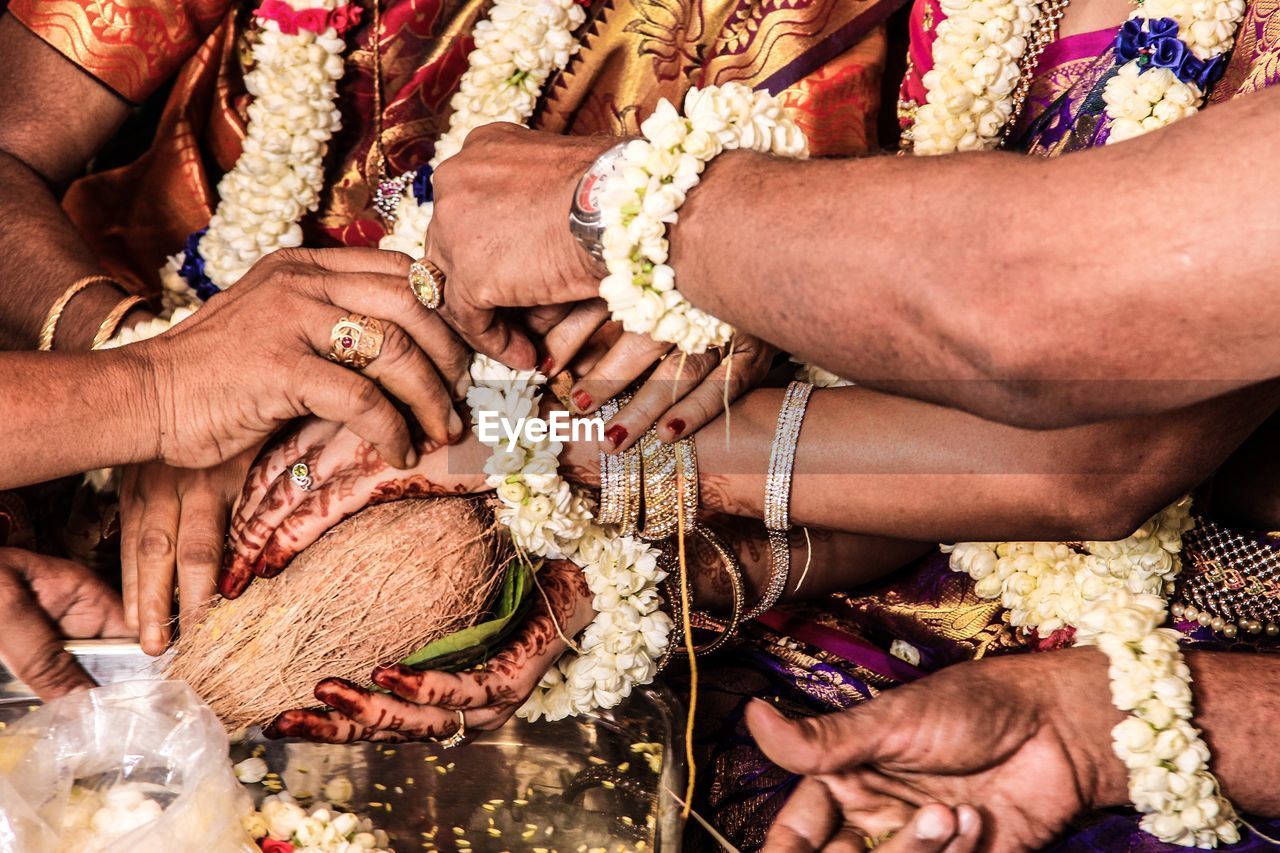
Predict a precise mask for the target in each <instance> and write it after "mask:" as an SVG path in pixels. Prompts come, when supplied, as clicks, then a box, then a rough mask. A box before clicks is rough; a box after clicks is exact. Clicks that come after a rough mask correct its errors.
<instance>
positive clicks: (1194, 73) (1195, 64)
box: [1116, 18, 1226, 92]
mask: <svg viewBox="0 0 1280 853" xmlns="http://www.w3.org/2000/svg"><path fill="white" fill-rule="evenodd" d="M1116 57H1117V59H1118V60H1119V61H1120V63H1121V64H1123V63H1126V62H1132V61H1133V60H1135V59H1136V60H1138V66H1139V73H1141V72H1143V71H1146V70H1147V69H1148V68H1167V69H1169V70H1170V71H1172V72H1173V74H1174V76H1175V77H1177V78H1178V79H1179V80H1181V81H1182V82H1183V83H1195V84H1196V86H1198V87H1199V88H1200V91H1201V92H1207V91H1208V90H1209V87H1210V86H1212V85H1213V84H1214V83H1216V82H1218V80H1219V78H1221V77H1222V72H1223V70H1224V69H1225V67H1226V56H1225V55H1223V54H1219V55H1218V56H1215V57H1213V58H1212V59H1207V60H1206V59H1200V58H1199V57H1198V56H1196V55H1195V54H1194V53H1192V52H1191V50H1190V49H1189V48H1188V47H1187V46H1186V44H1185V43H1183V41H1182V39H1180V38H1178V22H1177V21H1175V20H1174V19H1173V18H1149V19H1143V18H1130V19H1129V20H1127V21H1125V22H1124V24H1123V25H1122V26H1121V27H1120V32H1119V33H1117V35H1116Z"/></svg>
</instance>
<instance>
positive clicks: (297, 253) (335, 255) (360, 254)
mask: <svg viewBox="0 0 1280 853" xmlns="http://www.w3.org/2000/svg"><path fill="white" fill-rule="evenodd" d="M272 257H273V258H277V259H279V260H281V261H284V262H286V263H294V264H301V265H307V266H314V267H319V268H320V269H323V270H328V271H329V272H335V273H372V274H375V275H386V276H393V277H396V278H400V279H402V280H403V282H404V286H405V288H406V289H407V288H408V286H409V266H410V265H411V264H412V263H413V258H411V257H409V256H408V255H406V254H405V253H404V252H394V251H388V250H386V249H374V248H369V247H365V246H353V247H346V246H344V247H342V248H340V249H311V248H302V247H299V248H296V249H284V250H282V251H279V252H276V253H275V254H274V255H272Z"/></svg>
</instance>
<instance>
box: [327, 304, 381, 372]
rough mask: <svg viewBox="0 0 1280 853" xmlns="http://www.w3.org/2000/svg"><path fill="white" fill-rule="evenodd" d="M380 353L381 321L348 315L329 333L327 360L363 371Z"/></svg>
mask: <svg viewBox="0 0 1280 853" xmlns="http://www.w3.org/2000/svg"><path fill="white" fill-rule="evenodd" d="M380 352H382V321H381V320H379V319H378V318H377V317H370V316H368V315H366V314H348V315H347V316H345V317H343V318H342V319H341V320H339V321H338V322H336V323H334V324H333V331H332V332H330V333H329V359H330V360H331V361H336V362H337V363H338V364H342V365H345V366H347V367H351V368H354V369H356V370H364V369H365V368H366V367H368V366H369V364H370V363H371V362H372V361H373V360H374V359H375V358H377V357H378V353H380Z"/></svg>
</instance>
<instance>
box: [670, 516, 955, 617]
mask: <svg viewBox="0 0 1280 853" xmlns="http://www.w3.org/2000/svg"><path fill="white" fill-rule="evenodd" d="M705 523H706V524H707V526H708V527H710V528H711V529H712V530H714V531H715V532H716V533H717V534H718V535H719V536H720V537H721V539H722V540H723V541H724V543H725V544H726V545H728V546H729V548H730V549H731V550H732V551H733V554H734V556H736V557H737V559H738V564H739V567H740V568H741V571H742V580H743V592H744V599H745V603H746V605H747V607H750V606H751V605H754V604H755V603H756V602H757V601H759V600H760V599H761V598H762V597H763V596H764V592H765V588H766V587H767V586H768V585H769V578H770V576H771V575H772V573H773V570H774V566H773V559H772V557H771V556H770V552H769V541H768V537H767V535H766V533H765V529H764V527H763V526H762V525H761V524H760V523H759V522H757V521H754V520H750V519H744V518H737V517H733V516H716V517H714V518H710V519H708V520H707V521H706V522H705ZM686 542H687V551H686V554H687V565H688V566H689V571H690V577H691V578H692V579H693V595H694V599H695V604H696V606H697V607H699V608H701V609H705V610H710V611H712V612H714V613H719V614H722V615H724V614H727V613H728V611H729V607H730V605H731V604H732V601H733V598H732V587H731V586H730V585H729V579H728V577H727V576H726V574H725V569H724V561H723V559H722V558H721V557H720V555H719V554H718V553H716V552H715V551H714V550H713V549H712V548H710V547H709V546H707V545H706V543H704V542H703V541H702V539H700V538H699V537H697V536H690V537H688V538H687V540H686ZM790 542H791V574H790V579H789V582H788V584H787V587H786V590H785V591H784V592H783V595H782V598H781V601H782V603H784V604H787V603H795V602H800V601H809V600H813V599H818V598H821V597H823V596H825V595H829V594H831V593H833V592H839V591H847V590H849V589H852V588H854V587H857V586H861V585H862V584H866V583H870V582H871V581H874V580H877V579H878V578H881V577H884V576H885V575H887V574H889V573H891V572H893V571H896V570H897V569H900V568H902V567H903V566H904V565H906V564H907V563H909V562H911V561H912V560H914V559H916V558H917V557H919V556H921V555H923V554H924V553H925V552H927V551H928V550H929V549H931V548H933V547H934V546H933V545H932V544H924V543H920V542H908V541H902V540H894V539H881V538H877V537H872V536H860V535H858V534H855V533H837V532H835V531H831V530H808V531H806V530H803V529H799V528H798V529H796V530H793V531H792V532H791V536H790Z"/></svg>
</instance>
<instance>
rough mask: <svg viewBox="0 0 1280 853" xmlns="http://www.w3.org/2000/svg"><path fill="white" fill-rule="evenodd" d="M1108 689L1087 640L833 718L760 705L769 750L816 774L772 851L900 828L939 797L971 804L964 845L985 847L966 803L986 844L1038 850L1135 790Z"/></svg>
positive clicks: (759, 734)
mask: <svg viewBox="0 0 1280 853" xmlns="http://www.w3.org/2000/svg"><path fill="white" fill-rule="evenodd" d="M1108 695H1109V692H1108V686H1107V664H1106V661H1105V659H1104V658H1103V656H1102V655H1101V654H1100V653H1098V652H1097V651H1095V650H1093V649H1078V650H1077V649H1073V650H1067V651H1061V652H1046V653H1042V654H1035V655H1024V656H1019V657H1016V658H988V659H986V660H982V661H978V662H974V663H965V664H961V665H958V666H953V667H950V668H948V669H945V670H942V671H941V672H938V673H935V674H934V675H931V676H928V677H927V678H924V679H921V680H920V681H917V682H915V683H913V684H909V685H906V686H903V687H899V688H896V689H894V690H890V691H886V692H884V693H882V694H881V695H880V696H878V697H877V698H875V699H873V700H871V701H870V702H867V703H865V704H863V705H859V706H858V707H856V708H853V709H852V710H849V711H844V712H841V713H837V714H831V715H828V716H825V717H814V718H810V719H803V720H787V719H785V718H783V717H782V716H781V715H780V714H778V712H777V711H775V710H774V709H773V708H772V707H771V706H769V705H767V704H765V703H764V702H758V701H757V702H753V703H752V704H751V706H750V707H749V708H748V711H747V722H748V725H749V726H750V728H751V732H752V734H753V735H754V736H755V737H756V740H757V742H758V743H759V745H760V748H761V749H762V750H763V751H764V752H765V754H766V755H768V756H769V757H770V758H771V759H772V760H773V761H774V762H776V763H777V764H779V765H780V766H782V767H784V768H786V769H788V770H791V771H792V772H795V773H802V774H805V775H806V777H807V778H806V779H805V780H804V781H803V782H802V783H801V786H800V787H799V788H798V789H797V791H796V796H794V797H793V798H792V800H791V801H790V802H788V804H787V805H786V806H785V807H784V808H783V810H782V812H781V813H780V814H779V816H778V819H777V822H776V823H775V826H774V829H773V830H772V831H771V832H770V835H769V840H768V843H767V844H766V850H777V851H784V850H786V851H798V850H818V849H823V848H824V846H825V845H827V844H832V845H833V846H832V847H831V849H837V847H836V846H834V842H835V839H848V838H849V837H850V836H851V834H861V835H864V836H869V837H873V838H874V837H877V836H879V835H881V834H882V833H885V832H892V831H895V830H899V829H900V828H901V827H902V826H903V825H904V824H906V823H907V821H908V820H909V819H910V817H911V815H912V812H913V811H914V810H915V809H916V808H918V807H922V806H925V805H926V804H929V803H942V804H943V805H945V806H948V807H950V808H952V809H955V810H957V820H958V822H959V823H958V828H959V829H960V830H961V831H960V832H959V837H958V839H957V841H956V843H961V842H962V843H963V844H968V845H970V847H971V846H972V843H973V835H974V832H975V830H972V829H969V828H966V823H968V821H965V820H961V819H962V818H963V817H964V814H965V813H966V812H967V811H968V810H967V809H966V810H965V812H961V811H959V807H960V806H962V805H966V806H970V807H973V808H976V809H977V810H978V811H979V812H980V813H981V814H982V816H983V820H982V823H983V824H984V826H983V827H982V848H983V849H984V850H991V851H1021V850H1038V849H1040V848H1041V847H1043V846H1044V845H1046V844H1048V843H1049V842H1050V841H1052V840H1053V839H1054V838H1055V837H1057V836H1058V835H1059V834H1060V833H1061V832H1062V830H1063V829H1064V828H1065V827H1066V826H1067V823H1068V821H1070V820H1071V819H1072V818H1073V817H1074V816H1075V815H1077V814H1079V813H1080V812H1082V811H1084V810H1086V809H1087V808H1090V807H1092V806H1094V805H1102V804H1110V803H1112V802H1115V801H1116V800H1115V799H1114V797H1115V791H1116V790H1117V786H1118V788H1119V790H1120V791H1123V790H1124V787H1125V784H1126V781H1127V777H1126V775H1125V769H1124V766H1123V765H1122V764H1121V763H1120V762H1119V760H1117V759H1116V758H1115V756H1114V755H1112V753H1111V735H1110V731H1111V728H1112V727H1113V726H1114V725H1115V724H1116V723H1118V722H1119V721H1120V719H1121V715H1120V713H1119V712H1118V711H1116V710H1115V709H1113V708H1112V707H1111V706H1110V703H1109V702H1107V701H1106V699H1105V698H1100V697H1106V696H1108ZM1121 796H1123V795H1121ZM970 847H963V846H962V847H960V848H958V849H970ZM841 849H845V848H841ZM882 849H888V848H887V846H886V847H885V848H882ZM906 849H914V848H910V847H908V848H906ZM924 849H940V848H937V847H933V848H928V847H926V848H924ZM946 849H947V850H948V851H950V850H951V849H952V848H946Z"/></svg>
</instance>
